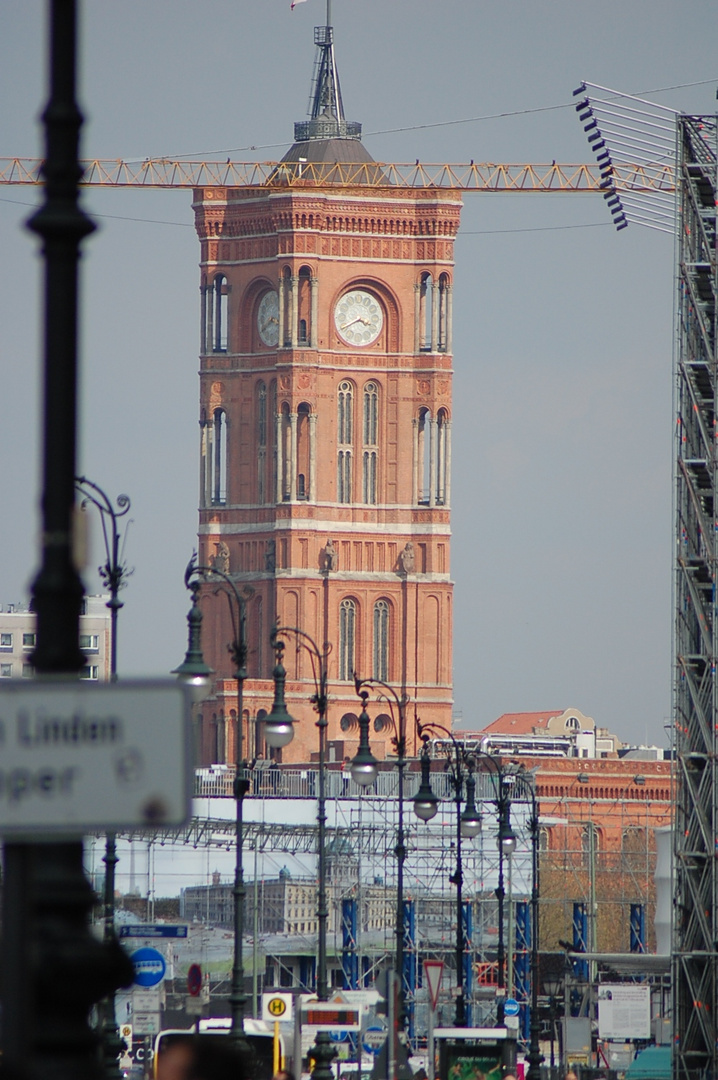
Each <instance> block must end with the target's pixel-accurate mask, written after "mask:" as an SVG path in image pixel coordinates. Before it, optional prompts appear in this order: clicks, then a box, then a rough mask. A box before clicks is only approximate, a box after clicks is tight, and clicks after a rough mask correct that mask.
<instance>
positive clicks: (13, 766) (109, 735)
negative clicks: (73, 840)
mask: <svg viewBox="0 0 718 1080" xmlns="http://www.w3.org/2000/svg"><path fill="white" fill-rule="evenodd" d="M189 709H190V702H189V696H188V691H187V690H186V689H185V688H184V687H182V686H181V685H180V684H179V683H175V682H126V683H105V684H99V685H92V686H90V685H88V684H86V683H83V682H74V681H71V680H68V681H66V682H65V681H63V682H45V680H44V679H43V680H42V681H40V680H38V681H30V680H28V681H22V680H20V679H18V680H15V679H3V680H2V685H0V748H1V749H2V765H1V767H0V833H2V834H3V835H5V836H13V835H18V834H20V835H22V834H24V833H34V834H36V835H37V834H40V835H44V834H46V833H65V834H67V833H85V832H89V831H91V830H103V831H104V830H107V831H113V832H114V831H117V830H118V829H122V828H128V827H134V826H137V825H146V826H156V825H182V824H184V822H185V821H186V820H187V819H188V818H189V815H190V809H191V778H192V777H191V774H192V768H191V750H190V738H189V732H190V720H189Z"/></svg>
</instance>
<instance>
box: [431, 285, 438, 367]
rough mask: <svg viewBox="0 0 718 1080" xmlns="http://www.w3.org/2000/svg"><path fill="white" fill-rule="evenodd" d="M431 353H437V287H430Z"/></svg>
mask: <svg viewBox="0 0 718 1080" xmlns="http://www.w3.org/2000/svg"><path fill="white" fill-rule="evenodd" d="M431 351H432V352H438V351H439V285H438V282H434V283H433V284H432V286H431Z"/></svg>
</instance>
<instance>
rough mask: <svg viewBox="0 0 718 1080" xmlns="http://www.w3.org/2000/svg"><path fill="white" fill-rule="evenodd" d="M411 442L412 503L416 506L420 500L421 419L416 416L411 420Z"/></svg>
mask: <svg viewBox="0 0 718 1080" xmlns="http://www.w3.org/2000/svg"><path fill="white" fill-rule="evenodd" d="M411 427H412V432H411V443H412V450H413V453H412V463H411V504H412V506H416V505H417V503H418V502H419V420H418V418H417V417H416V416H415V417H414V419H413V420H412V421H411Z"/></svg>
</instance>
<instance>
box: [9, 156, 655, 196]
mask: <svg viewBox="0 0 718 1080" xmlns="http://www.w3.org/2000/svg"><path fill="white" fill-rule="evenodd" d="M80 164H81V166H82V168H83V176H82V180H81V183H82V184H83V185H87V186H98V187H147V188H196V187H250V188H253V187H257V188H266V187H275V188H284V187H312V186H318V187H337V188H347V187H355V186H357V185H361V186H362V187H366V186H367V185H369V186H377V187H384V186H386V187H394V188H428V189H431V188H441V189H443V190H447V189H449V190H455V191H485V192H490V191H493V192H524V193H526V192H549V193H555V192H559V191H565V192H578V193H584V194H585V193H586V192H596V193H599V194H604V193H605V189H606V184H605V174H602V173H601V170H600V168H599V167H597V166H595V165H559V164H557V163H556V162H555V161H553V162H551V164H550V165H529V164H519V165H506V164H494V163H491V162H478V163H477V162H473V161H470V162H469V163H468V164H456V165H450V164H424V163H422V162H419V161H415V162H413V163H411V164H392V163H388V162H359V163H357V162H351V163H341V162H335V163H331V164H326V163H316V162H311V161H308V162H299V163H296V162H284V163H282V162H276V161H260V162H249V161H234V162H233V161H225V162H218V161H173V160H171V159H169V158H148V159H146V160H144V161H122V160H120V159H118V160H115V161H112V160H105V161H101V160H94V161H82V162H81V163H80ZM41 169H42V160H41V159H39V158H0V184H41V183H42V176H41ZM612 180H613V185H614V187H615V189H616V190H617V191H619V192H629V191H630V192H634V193H636V194H646V193H651V192H664V193H666V192H673V191H674V190H675V177H674V170H673V168H672V166H671V165H661V164H657V165H630V164H629V165H620V166H614V169H613V175H612Z"/></svg>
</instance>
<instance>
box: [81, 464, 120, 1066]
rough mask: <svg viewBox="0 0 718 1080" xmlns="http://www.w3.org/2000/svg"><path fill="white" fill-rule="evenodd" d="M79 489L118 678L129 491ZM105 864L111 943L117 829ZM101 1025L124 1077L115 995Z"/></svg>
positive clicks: (105, 1003)
mask: <svg viewBox="0 0 718 1080" xmlns="http://www.w3.org/2000/svg"><path fill="white" fill-rule="evenodd" d="M75 490H76V491H77V493H78V494H79V495H80V496H81V497H82V502H81V503H80V506H81V507H82V509H83V510H84V509H85V507H86V506H87V504H88V503H90V504H91V505H92V506H94V507H95V508H96V509H97V510H98V511H99V514H100V522H101V524H102V539H103V543H104V545H105V563H104V565H103V566H100V567H98V572H99V575H100V578H101V580H102V584H103V585H104V586H105V588H106V589H108V590H109V593H110V599H109V600H108V601H107V605H106V606H107V607H108V608H109V609H110V682H117V616H118V613H119V610H120V608H121V607H123V606H124V605H123V603H122V601H121V600H120V599H119V597H118V593H119V592H120V589H122V588H124V586H125V578H127V577H129V575H130V574H131V573H132V571H131V570H128V569H127V564H126V563H125V562H124V559H123V557H122V553H121V551H120V548H121V546H123V544H122V540H123V537H122V535H121V526H120V525H118V522H119V519H120V518H124V517H125V515H126V514H127V513H128V512H129V509H130V499H129V496H128V495H118V496H117V499H116V502H117V508H115V507H114V506H113V505H112V500H111V499H110V497H109V495H107V494H106V493H105V492H104V491H103V490H102V488H101V487H99V486H98V485H97V484H94V483H93V482H92V480H88V479H87V477H86V476H78V477H76V478H75ZM124 525H125V534H124V538H125V539H126V538H127V526H128V525H129V521H126V522H124ZM102 861H103V862H104V864H105V889H104V897H103V900H104V903H103V909H104V910H103V939H104V941H105V944H110V943H112V942H114V941H115V940H116V938H115V867H116V866H117V863H118V858H117V841H116V836H115V833H109V832H108V833H107V835H106V837H105V854H104V856H103V860H102ZM98 1014H99V1020H100V1023H99V1027H100V1030H101V1032H102V1048H103V1053H104V1063H105V1075H106V1076H107V1077H108V1080H120V1078H121V1073H120V1066H119V1057H120V1054H121V1053H122V1051H123V1047H124V1045H125V1044H124V1042H123V1040H122V1039H121V1038H120V1033H119V1030H118V1028H117V1023H116V1021H115V996H114V994H111V995H110V996H109V997H106V998H103V999H102V1001H100V1003H99V1005H98Z"/></svg>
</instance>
